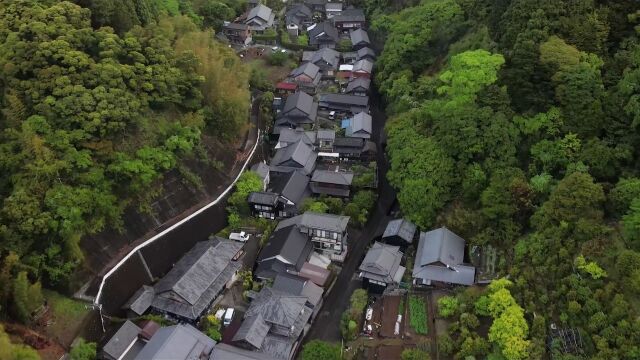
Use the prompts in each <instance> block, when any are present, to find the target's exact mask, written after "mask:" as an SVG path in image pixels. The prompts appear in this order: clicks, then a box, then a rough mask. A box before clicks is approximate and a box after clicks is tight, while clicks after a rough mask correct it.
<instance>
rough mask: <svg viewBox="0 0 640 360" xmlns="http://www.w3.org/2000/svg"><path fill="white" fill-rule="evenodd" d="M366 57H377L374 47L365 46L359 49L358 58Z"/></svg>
mask: <svg viewBox="0 0 640 360" xmlns="http://www.w3.org/2000/svg"><path fill="white" fill-rule="evenodd" d="M365 57H370V58H372V59H375V58H376V52H375V51H373V49H371V48H368V47H364V48H362V49H359V50H358V60H360V59H364V58H365Z"/></svg>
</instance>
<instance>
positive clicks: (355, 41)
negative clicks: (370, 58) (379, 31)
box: [349, 29, 371, 46]
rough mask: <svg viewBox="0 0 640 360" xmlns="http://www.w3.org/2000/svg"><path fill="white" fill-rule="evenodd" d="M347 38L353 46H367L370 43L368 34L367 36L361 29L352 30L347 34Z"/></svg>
mask: <svg viewBox="0 0 640 360" xmlns="http://www.w3.org/2000/svg"><path fill="white" fill-rule="evenodd" d="M349 38H350V39H351V44H352V45H354V46H355V45H359V44H367V45H368V44H370V43H371V42H370V41H369V34H367V32H366V31H364V30H362V29H356V30H352V31H351V32H350V33H349Z"/></svg>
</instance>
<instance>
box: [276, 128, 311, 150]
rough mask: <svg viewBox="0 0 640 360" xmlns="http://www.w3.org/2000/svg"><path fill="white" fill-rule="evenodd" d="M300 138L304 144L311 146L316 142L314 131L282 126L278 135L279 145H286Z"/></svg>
mask: <svg viewBox="0 0 640 360" xmlns="http://www.w3.org/2000/svg"><path fill="white" fill-rule="evenodd" d="M300 139H302V141H304V143H305V144H307V145H310V146H312V145H313V144H315V142H316V133H315V132H313V131H304V130H302V129H291V128H283V129H282V130H280V135H279V136H278V144H279V147H286V146H288V145H290V144H293V143H295V142H297V141H298V140H300Z"/></svg>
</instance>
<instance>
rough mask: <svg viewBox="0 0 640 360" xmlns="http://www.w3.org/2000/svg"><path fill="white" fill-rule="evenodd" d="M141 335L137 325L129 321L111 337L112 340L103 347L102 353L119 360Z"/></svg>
mask: <svg viewBox="0 0 640 360" xmlns="http://www.w3.org/2000/svg"><path fill="white" fill-rule="evenodd" d="M139 333H140V328H139V327H137V326H136V324H134V323H132V322H131V321H129V320H127V321H125V322H124V324H122V326H121V327H120V329H118V331H117V332H116V333H115V334H114V335H113V337H111V339H109V341H108V342H107V343H106V344H105V345H104V346H103V347H102V351H103V352H104V353H105V354H108V355H109V356H111V357H113V358H114V359H118V358H120V357H121V356H122V355H124V354H125V353H126V352H127V350H128V348H129V346H130V345H131V344H132V343H133V342H134V341H136V340H137V339H138V334H139Z"/></svg>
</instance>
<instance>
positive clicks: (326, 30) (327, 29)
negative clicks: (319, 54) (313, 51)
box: [308, 21, 340, 45]
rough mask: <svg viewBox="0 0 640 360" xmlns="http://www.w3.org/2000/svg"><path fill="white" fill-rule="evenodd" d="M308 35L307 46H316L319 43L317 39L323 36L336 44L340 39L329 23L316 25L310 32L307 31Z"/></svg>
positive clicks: (334, 28)
mask: <svg viewBox="0 0 640 360" xmlns="http://www.w3.org/2000/svg"><path fill="white" fill-rule="evenodd" d="M308 33H309V44H311V45H317V44H318V43H319V42H318V37H319V36H321V35H323V34H324V35H326V36H327V37H328V38H329V39H331V40H333V41H335V42H337V41H338V40H339V39H340V36H339V35H338V30H337V29H336V27H335V26H333V24H332V23H331V22H329V21H325V22H321V23H319V24H316V26H314V27H313V28H312V29H311V30H309V31H308Z"/></svg>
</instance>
